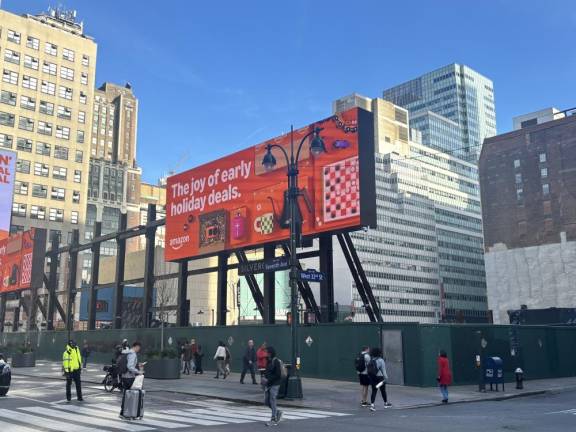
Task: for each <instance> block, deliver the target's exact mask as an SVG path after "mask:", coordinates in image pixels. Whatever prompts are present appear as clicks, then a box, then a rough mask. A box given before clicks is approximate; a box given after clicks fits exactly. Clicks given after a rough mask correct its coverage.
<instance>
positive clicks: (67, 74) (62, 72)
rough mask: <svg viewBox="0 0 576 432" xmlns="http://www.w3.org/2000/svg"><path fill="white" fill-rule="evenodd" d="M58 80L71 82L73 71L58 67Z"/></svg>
mask: <svg viewBox="0 0 576 432" xmlns="http://www.w3.org/2000/svg"><path fill="white" fill-rule="evenodd" d="M60 78H63V79H66V80H69V81H73V80H74V69H70V68H67V67H66V66H60Z"/></svg>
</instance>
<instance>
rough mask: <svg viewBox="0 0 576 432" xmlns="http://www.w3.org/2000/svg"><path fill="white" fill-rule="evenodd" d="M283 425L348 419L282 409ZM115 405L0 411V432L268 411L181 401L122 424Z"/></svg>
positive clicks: (179, 422)
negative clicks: (315, 420)
mask: <svg viewBox="0 0 576 432" xmlns="http://www.w3.org/2000/svg"><path fill="white" fill-rule="evenodd" d="M282 410H283V413H284V414H283V421H287V422H292V421H299V420H300V421H301V420H307V419H308V420H312V419H323V418H329V417H342V416H348V415H349V414H347V413H339V412H332V411H321V410H312V409H304V408H302V409H300V408H283V409H282ZM118 414H119V407H118V404H117V403H106V401H103V402H98V401H96V402H92V403H84V404H81V405H80V404H46V405H43V406H25V407H19V408H13V409H3V408H0V431H2V432H31V431H36V432H38V431H64V430H74V431H75V432H103V431H118V430H121V431H129V432H145V431H154V430H178V429H186V430H191V429H195V428H199V427H200V428H204V427H211V426H226V425H239V424H243V423H257V422H266V421H268V420H269V419H270V410H269V409H268V408H266V407H262V406H248V405H242V404H239V403H234V402H227V401H221V400H217V401H216V400H194V401H189V402H186V401H180V402H178V404H173V405H171V406H170V407H169V408H165V409H163V408H159V409H148V408H146V409H145V414H144V418H143V419H142V420H137V421H130V422H129V421H125V420H122V419H120V418H119V417H118Z"/></svg>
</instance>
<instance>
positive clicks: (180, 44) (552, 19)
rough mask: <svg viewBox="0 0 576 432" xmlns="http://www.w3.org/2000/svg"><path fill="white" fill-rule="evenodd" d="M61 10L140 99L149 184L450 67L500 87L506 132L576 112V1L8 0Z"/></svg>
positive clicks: (112, 74) (500, 117) (113, 77)
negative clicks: (531, 119)
mask: <svg viewBox="0 0 576 432" xmlns="http://www.w3.org/2000/svg"><path fill="white" fill-rule="evenodd" d="M58 3H62V4H64V5H65V6H67V7H69V8H74V9H77V10H78V15H79V18H80V19H83V20H84V22H85V25H86V29H87V33H89V34H90V35H92V36H93V37H94V38H95V39H96V41H97V43H98V66H97V82H98V83H101V82H103V81H111V82H116V83H124V82H126V81H128V82H130V83H132V85H133V89H134V91H135V93H136V95H137V96H138V98H139V99H140V116H139V134H138V135H139V141H138V160H139V163H140V165H141V166H142V168H143V170H144V179H146V180H147V181H151V182H155V181H156V180H157V178H158V177H159V176H160V175H162V174H163V173H165V172H167V171H169V170H173V169H176V170H178V171H181V170H184V169H187V168H191V167H193V166H195V165H198V164H201V163H203V162H206V161H209V160H211V159H214V158H217V157H220V156H223V155H225V154H227V153H230V152H232V151H235V150H238V149H240V148H243V147H246V146H248V145H250V144H256V143H258V142H260V141H263V140H265V139H267V138H270V137H273V136H275V135H278V134H281V133H283V132H285V131H287V130H289V128H290V124H291V123H293V124H294V125H296V126H302V125H305V124H307V123H310V122H312V121H314V120H318V119H320V118H323V117H325V116H328V115H329V114H330V110H331V102H332V101H333V100H334V99H336V98H338V97H340V96H343V95H346V94H349V93H351V92H353V91H356V92H359V93H362V94H364V95H366V96H372V97H375V96H379V95H381V92H382V90H383V89H384V88H387V87H390V86H392V85H395V84H398V83H400V82H403V81H406V80H408V79H411V78H414V77H416V76H418V75H420V74H422V73H424V72H427V71H429V70H433V69H436V68H438V67H440V66H443V65H445V64H448V63H452V62H459V63H464V64H467V65H469V66H470V67H472V68H474V69H476V70H477V71H478V72H480V73H482V74H484V75H486V76H488V77H489V78H490V79H492V80H493V81H494V89H495V98H496V111H497V122H498V130H499V132H506V131H508V130H510V128H511V123H512V122H511V118H512V116H514V115H518V114H523V113H527V112H530V111H535V110H537V109H541V108H544V107H548V106H557V107H558V108H561V109H563V108H571V107H573V106H576V91H575V90H576V84H575V83H576V48H575V45H574V41H575V40H576V32H575V29H576V8H574V4H573V2H572V1H560V0H548V1H545V2H543V1H533V0H524V1H522V0H518V1H503V0H490V1H479V0H476V1H462V0H460V1H456V0H435V1H429V0H412V1H409V2H389V1H378V0H373V1H361V0H360V1H355V2H351V1H347V2H345V1H340V0H332V1H324V0H322V1H320V0H316V1H306V0H290V1H270V0H258V1H250V0H245V1H237V0H226V1H189V0H167V1H163V2H162V1H154V2H153V1H150V0H114V1H112V0H96V1H94V0H91V1H88V0H67V1H66V0H64V1H62V0H60V1H58V2H56V1H53V2H49V1H46V0H4V1H3V2H2V7H3V8H4V9H7V10H10V11H12V12H15V13H24V12H28V13H37V12H40V11H42V10H45V8H46V7H47V6H48V5H49V4H58Z"/></svg>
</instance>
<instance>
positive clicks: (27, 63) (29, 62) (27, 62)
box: [24, 54, 39, 70]
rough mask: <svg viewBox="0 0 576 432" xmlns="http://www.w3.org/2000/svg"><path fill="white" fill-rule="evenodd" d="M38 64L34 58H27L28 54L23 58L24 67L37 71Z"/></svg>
mask: <svg viewBox="0 0 576 432" xmlns="http://www.w3.org/2000/svg"><path fill="white" fill-rule="evenodd" d="M38 64H39V63H38V59H37V58H36V57H32V56H29V55H28V54H26V55H25V56H24V67H26V68H28V69H33V70H38Z"/></svg>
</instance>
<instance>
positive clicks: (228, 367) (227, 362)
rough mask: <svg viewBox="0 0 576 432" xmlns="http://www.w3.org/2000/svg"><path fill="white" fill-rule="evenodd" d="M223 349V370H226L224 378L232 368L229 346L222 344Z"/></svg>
mask: <svg viewBox="0 0 576 432" xmlns="http://www.w3.org/2000/svg"><path fill="white" fill-rule="evenodd" d="M224 349H225V350H226V360H225V361H224V370H225V371H226V375H224V379H226V377H227V376H228V375H230V372H231V370H232V369H231V368H232V354H230V348H228V347H227V346H224Z"/></svg>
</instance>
